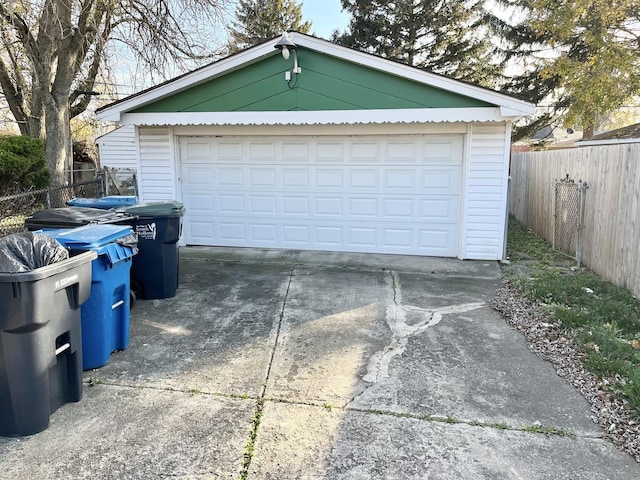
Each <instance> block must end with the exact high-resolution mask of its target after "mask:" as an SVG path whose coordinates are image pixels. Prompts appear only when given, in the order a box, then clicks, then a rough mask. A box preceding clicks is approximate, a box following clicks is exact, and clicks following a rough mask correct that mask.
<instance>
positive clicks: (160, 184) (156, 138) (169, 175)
mask: <svg viewBox="0 0 640 480" xmlns="http://www.w3.org/2000/svg"><path fill="white" fill-rule="evenodd" d="M138 142H139V145H140V175H139V185H140V200H141V201H142V202H154V201H160V200H175V199H176V198H177V196H176V188H175V187H176V179H175V175H174V161H173V159H174V155H173V142H172V136H171V131H170V129H169V128H140V129H139V130H138Z"/></svg>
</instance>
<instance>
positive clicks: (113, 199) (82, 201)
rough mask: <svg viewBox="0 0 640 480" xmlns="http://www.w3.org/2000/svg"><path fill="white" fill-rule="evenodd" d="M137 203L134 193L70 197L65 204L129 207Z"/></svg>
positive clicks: (102, 207) (90, 206)
mask: <svg viewBox="0 0 640 480" xmlns="http://www.w3.org/2000/svg"><path fill="white" fill-rule="evenodd" d="M137 203H138V197H136V196H135V195H109V196H107V197H102V198H83V197H76V198H72V199H71V200H69V201H68V202H67V205H70V206H73V207H88V208H101V209H107V210H109V209H112V208H116V207H130V206H132V205H136V204H137Z"/></svg>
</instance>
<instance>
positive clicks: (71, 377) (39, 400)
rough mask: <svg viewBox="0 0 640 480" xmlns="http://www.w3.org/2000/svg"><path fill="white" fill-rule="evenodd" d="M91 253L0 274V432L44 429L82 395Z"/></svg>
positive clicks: (24, 432) (25, 432) (9, 433)
mask: <svg viewBox="0 0 640 480" xmlns="http://www.w3.org/2000/svg"><path fill="white" fill-rule="evenodd" d="M49 240H50V239H49ZM96 257H97V254H96V253H95V252H93V251H89V252H85V253H81V254H79V255H75V256H72V257H70V258H68V259H66V260H62V261H58V262H57V263H52V264H51V265H46V266H42V267H40V268H35V269H33V270H30V271H17V272H15V271H11V272H15V273H0V435H2V436H22V435H31V434H34V433H38V432H40V431H42V430H45V429H46V428H47V427H48V426H49V417H50V415H51V414H52V413H53V412H55V411H56V410H57V409H58V408H59V407H60V406H62V405H64V404H65V403H68V402H77V401H79V400H80V399H81V398H82V335H81V326H80V306H81V305H82V304H83V303H84V302H85V301H86V300H87V299H88V298H89V292H90V289H91V262H92V261H93V260H94V259H95V258H96Z"/></svg>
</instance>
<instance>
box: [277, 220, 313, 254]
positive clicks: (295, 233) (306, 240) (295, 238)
mask: <svg viewBox="0 0 640 480" xmlns="http://www.w3.org/2000/svg"><path fill="white" fill-rule="evenodd" d="M310 230H311V227H310V226H309V225H295V224H288V223H285V224H284V225H283V226H282V243H283V244H284V245H285V246H288V247H304V248H308V246H309V245H310V244H311V235H310Z"/></svg>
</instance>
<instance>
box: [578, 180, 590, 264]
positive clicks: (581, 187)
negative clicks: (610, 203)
mask: <svg viewBox="0 0 640 480" xmlns="http://www.w3.org/2000/svg"><path fill="white" fill-rule="evenodd" d="M587 188H589V185H587V182H583V181H582V180H580V181H579V182H578V192H580V203H579V204H578V205H579V207H578V209H579V210H578V232H577V234H578V235H577V238H576V266H577V267H578V268H580V267H581V266H582V240H583V237H584V208H585V204H586V198H587Z"/></svg>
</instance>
